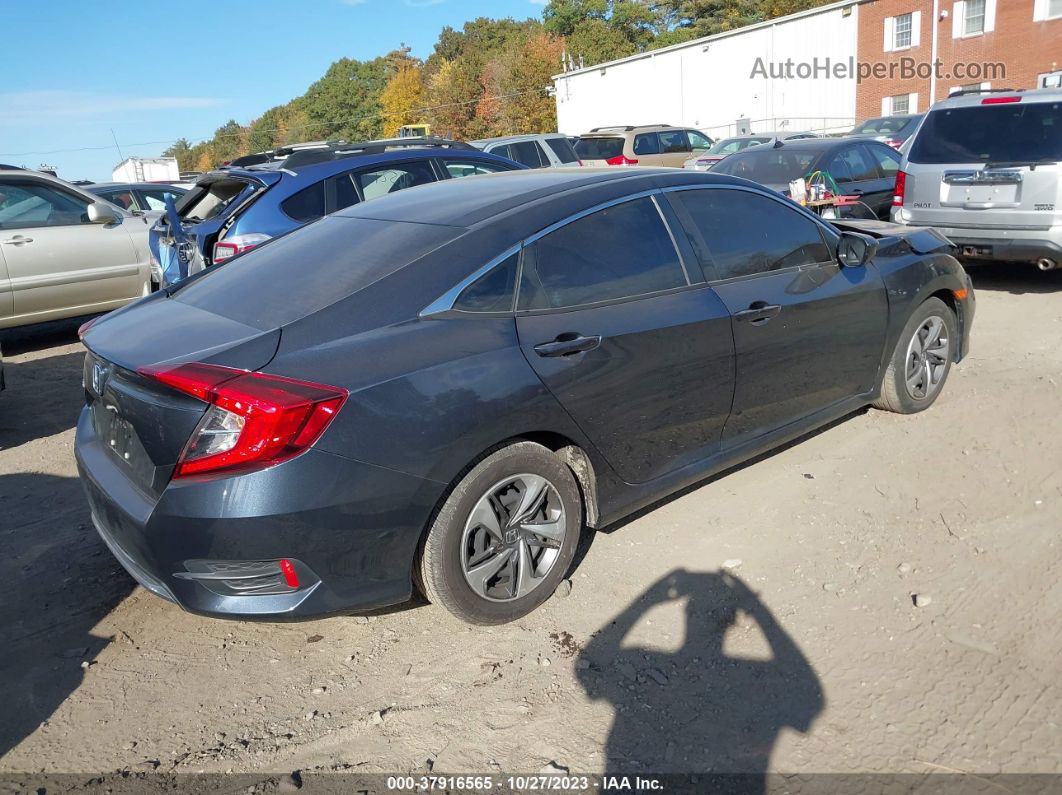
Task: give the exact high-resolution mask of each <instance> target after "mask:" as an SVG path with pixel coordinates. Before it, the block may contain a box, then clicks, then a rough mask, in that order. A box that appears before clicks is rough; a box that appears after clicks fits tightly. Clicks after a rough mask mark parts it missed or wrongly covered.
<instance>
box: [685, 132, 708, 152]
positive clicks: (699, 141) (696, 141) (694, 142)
mask: <svg viewBox="0 0 1062 795" xmlns="http://www.w3.org/2000/svg"><path fill="white" fill-rule="evenodd" d="M686 135H688V136H689V139H690V148H691V149H692V150H693V151H694V152H699V151H701V150H702V149H710V148H711V146H712V141H711V139H710V138H708V136H706V135H701V134H700V133H699V132H697V131H696V130H686Z"/></svg>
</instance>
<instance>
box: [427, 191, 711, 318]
mask: <svg viewBox="0 0 1062 795" xmlns="http://www.w3.org/2000/svg"><path fill="white" fill-rule="evenodd" d="M661 192H662V191H661V189H660V188H649V189H648V190H642V191H638V192H637V193H629V194H627V195H626V196H621V197H619V198H616V199H609V200H608V201H606V202H601V203H600V204H595V205H594V206H593V207H589V208H587V209H585V210H580V211H579V212H577V213H573V214H571V215H569V216H567V217H566V218H562V219H561V220H560V221H556V222H555V223H552V224H550V225H549V226H547V227H545V228H543V229H540V230H539V231H537V232H535V233H534V234H532V235H529V236H528V237H525V238H524V239H523V240H522V241H520V242H519V243H516V244H515V245H513V246H510V247H509V248H507V249H505V251H503V252H502V253H501V254H499V255H498V256H496V257H494V258H493V259H491V260H490V261H489V262H487V264H486V265H483V266H481V267H479V268H477V269H476V270H475V271H474V272H473V273H471V274H470V275H468V276H466V277H465V278H464V279H462V280H461V281H459V282H458V283H457V284H455V285H454V286H453V287H451V288H450V289H449V290H447V291H446V292H445V293H443V294H442V295H440V296H439V297H438V298H436V299H435V300H434V301H432V302H431V303H430V304H428V305H427V306H426V307H424V308H423V309H422V310H420V312H419V314H418V317H420V318H422V319H424V318H429V317H434V316H436V315H440V314H442V313H444V312H449V311H451V310H452V309H453V308H454V304H455V303H456V302H457V299H458V297H459V296H460V295H461V293H462V292H464V290H465V288H466V287H468V286H469V285H471V284H472V282H474V281H476V279H478V278H480V277H481V276H484V275H485V274H486V273H487V272H488V271H490V270H491V269H492V268H494V267H495V266H497V265H500V264H501V263H502V262H504V261H505V260H506V259H508V258H509V257H511V256H512V255H513V254H516V253H517V252H519V251H520V250H521V249H523V248H524V247H525V246H529V245H531V244H532V243H534V242H535V241H537V240H539V239H540V238H542V237H545V236H546V235H548V234H549V233H550V232H554V231H556V230H557V229H560V228H561V227H562V226H567V225H568V224H570V223H572V222H573V221H578V220H579V219H580V218H585V217H586V216H588V215H592V214H593V213H596V212H599V211H601V210H607V209H608V208H609V207H615V206H616V205H618V204H625V203H626V202H629V201H634V200H635V199H644V198H646V197H649V198H650V199H652V200H653V206H654V207H655V208H656V212H657V214H658V215H659V216H660V220H661V222H662V223H663V224H664V229H665V230H667V234H668V237H669V238H670V240H671V245H672V247H673V248H674V249H675V256H676V257H677V258H678V261H679V265H680V266H681V268H682V275H683V276H685V278H686V285H685V287H670V288H668V289H669V290H676V289H686V288H687V287H691V286H696V285H700V284H702V283H701V282H697V283H696V285H695V284H693V283H692V282H691V281H690V274H689V270H688V269H687V267H686V261H685V259H684V258H683V256H682V249H681V248H680V247H679V245H678V244H677V242H676V240H675V233H674V230H672V229H671V225H670V224H668V222H667V218H665V217H664V214H663V213H662V212H661V210H660V206H659V205H658V204H657V203H656V200H655V199H653V197H654V195H656V194H659V193H661ZM522 273H523V258H522V257H521V262H520V267H519V269H518V271H517V274H516V286H515V287H514V288H513V307H514V309H513V311H514V312H515V311H517V310H516V307H518V306H519V293H520V277H521V275H522ZM658 292H666V291H660V290H658V291H656V292H653V293H645V295H656V294H657V293H658ZM636 297H641V296H636ZM610 300H627V299H610ZM583 306H586V304H584V305H583ZM567 308H568V307H564V308H563V309H567ZM527 311H534V312H557V311H563V310H562V309H560V308H558V309H552V308H550V309H537V310H527ZM465 314H468V315H479V314H481V313H479V312H474V313H473V312H467V313H465ZM483 314H495V315H496V314H498V313H496V312H493V313H483Z"/></svg>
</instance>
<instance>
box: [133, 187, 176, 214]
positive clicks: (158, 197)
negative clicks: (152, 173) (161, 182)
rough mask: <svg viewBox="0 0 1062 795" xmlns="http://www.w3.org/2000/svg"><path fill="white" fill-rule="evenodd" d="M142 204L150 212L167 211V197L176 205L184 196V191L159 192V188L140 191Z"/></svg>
mask: <svg viewBox="0 0 1062 795" xmlns="http://www.w3.org/2000/svg"><path fill="white" fill-rule="evenodd" d="M139 194H140V198H141V200H142V203H143V205H144V206H145V207H147V209H149V210H165V209H166V197H167V196H169V197H170V198H171V199H173V202H174V204H176V203H177V200H178V199H179V198H181V197H182V196H183V195H184V191H175V190H159V189H157V188H151V189H150V190H145V189H141V190H140V191H139Z"/></svg>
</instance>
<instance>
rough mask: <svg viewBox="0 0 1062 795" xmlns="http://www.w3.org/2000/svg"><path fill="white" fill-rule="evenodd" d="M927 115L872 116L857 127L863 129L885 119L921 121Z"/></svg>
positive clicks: (896, 114) (897, 114)
mask: <svg viewBox="0 0 1062 795" xmlns="http://www.w3.org/2000/svg"><path fill="white" fill-rule="evenodd" d="M925 115H926V114H924V113H893V114H890V115H888V116H871V117H870V118H869V119H863V121H861V122H859V124H857V125H856V127H862V126H863V125H864V124H869V123H870V122H872V121H882V120H883V119H907V120H908V121H910V120H911V119H920V118H922V117H923V116H925Z"/></svg>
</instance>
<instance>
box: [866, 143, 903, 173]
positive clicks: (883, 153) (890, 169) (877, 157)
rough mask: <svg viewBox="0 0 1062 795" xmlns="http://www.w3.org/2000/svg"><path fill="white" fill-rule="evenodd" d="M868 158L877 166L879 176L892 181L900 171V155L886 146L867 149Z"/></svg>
mask: <svg viewBox="0 0 1062 795" xmlns="http://www.w3.org/2000/svg"><path fill="white" fill-rule="evenodd" d="M867 151H868V152H869V153H870V156H871V157H872V158H873V160H874V161H875V162H876V163H877V165H878V171H880V172H881V176H882V177H885V178H887V179H893V178H894V177H895V176H896V172H897V171H899V170H900V153H899V152H897V151H896V150H895V149H892V148H891V147H888V146H870V147H867Z"/></svg>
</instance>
